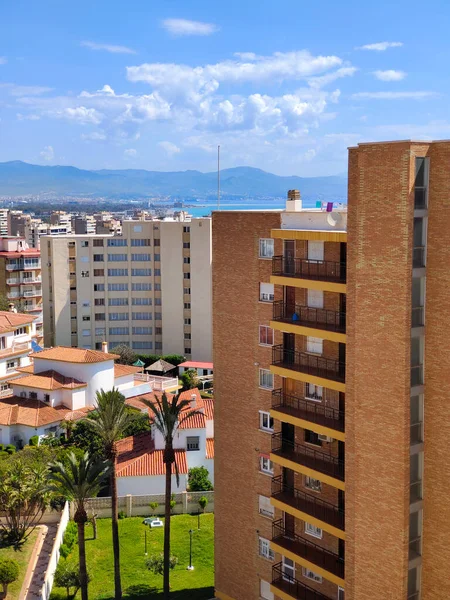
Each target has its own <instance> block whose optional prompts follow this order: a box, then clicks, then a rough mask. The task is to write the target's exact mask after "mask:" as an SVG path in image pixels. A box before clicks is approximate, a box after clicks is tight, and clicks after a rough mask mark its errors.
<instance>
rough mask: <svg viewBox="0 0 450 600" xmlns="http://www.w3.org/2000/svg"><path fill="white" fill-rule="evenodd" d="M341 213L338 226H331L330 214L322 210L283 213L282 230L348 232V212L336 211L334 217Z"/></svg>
mask: <svg viewBox="0 0 450 600" xmlns="http://www.w3.org/2000/svg"><path fill="white" fill-rule="evenodd" d="M338 213H339V215H340V221H339V223H338V224H337V225H335V226H333V225H330V224H329V223H328V221H327V215H328V214H329V213H327V212H325V211H322V210H302V211H299V212H283V211H282V212H281V228H282V229H311V230H316V231H317V230H321V231H347V210H334V211H333V215H334V216H336V215H337V214H338Z"/></svg>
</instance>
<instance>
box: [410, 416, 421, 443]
mask: <svg viewBox="0 0 450 600" xmlns="http://www.w3.org/2000/svg"><path fill="white" fill-rule="evenodd" d="M409 429H410V443H411V446H412V445H414V444H421V443H422V442H423V422H422V421H418V422H417V423H411V425H410V428H409Z"/></svg>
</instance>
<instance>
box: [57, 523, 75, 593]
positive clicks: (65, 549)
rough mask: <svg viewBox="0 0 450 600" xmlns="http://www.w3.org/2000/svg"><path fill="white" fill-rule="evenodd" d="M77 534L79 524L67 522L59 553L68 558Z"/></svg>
mask: <svg viewBox="0 0 450 600" xmlns="http://www.w3.org/2000/svg"><path fill="white" fill-rule="evenodd" d="M77 535H78V528H77V524H76V523H75V522H74V521H69V522H68V523H67V527H66V531H65V533H64V538H63V543H62V544H61V548H60V549H59V553H60V554H61V556H62V557H63V558H67V557H68V556H69V554H70V553H71V552H72V548H73V547H74V545H75V542H76V541H77ZM61 587H65V586H61Z"/></svg>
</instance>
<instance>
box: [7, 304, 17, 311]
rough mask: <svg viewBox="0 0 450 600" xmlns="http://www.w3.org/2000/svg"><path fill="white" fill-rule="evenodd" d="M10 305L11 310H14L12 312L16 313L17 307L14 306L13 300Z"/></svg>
mask: <svg viewBox="0 0 450 600" xmlns="http://www.w3.org/2000/svg"><path fill="white" fill-rule="evenodd" d="M8 307H9V312H12V313H16V312H17V308H16V307H15V306H14V303H13V302H10V303H9V304H8Z"/></svg>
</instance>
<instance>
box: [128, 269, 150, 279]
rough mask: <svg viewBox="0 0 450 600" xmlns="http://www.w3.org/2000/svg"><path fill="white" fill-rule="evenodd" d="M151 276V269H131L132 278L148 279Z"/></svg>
mask: <svg viewBox="0 0 450 600" xmlns="http://www.w3.org/2000/svg"><path fill="white" fill-rule="evenodd" d="M151 274H152V270H151V269H131V275H132V276H133V277H149V276H150V275H151Z"/></svg>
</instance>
